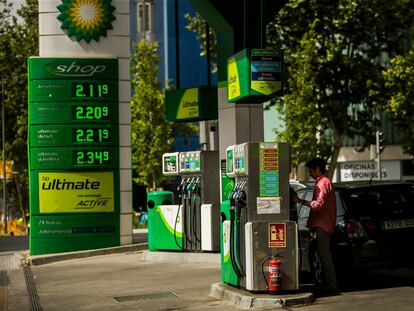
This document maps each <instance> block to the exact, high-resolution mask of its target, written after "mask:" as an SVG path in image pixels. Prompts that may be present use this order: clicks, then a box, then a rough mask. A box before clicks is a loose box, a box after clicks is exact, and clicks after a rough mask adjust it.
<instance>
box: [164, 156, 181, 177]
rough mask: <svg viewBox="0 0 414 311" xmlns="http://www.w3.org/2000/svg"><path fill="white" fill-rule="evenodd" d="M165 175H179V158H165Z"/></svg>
mask: <svg viewBox="0 0 414 311" xmlns="http://www.w3.org/2000/svg"><path fill="white" fill-rule="evenodd" d="M164 173H178V167H177V156H175V155H174V156H169V157H164Z"/></svg>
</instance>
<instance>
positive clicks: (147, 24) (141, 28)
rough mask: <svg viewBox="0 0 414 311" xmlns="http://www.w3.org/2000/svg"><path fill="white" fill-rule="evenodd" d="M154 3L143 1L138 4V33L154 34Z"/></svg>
mask: <svg viewBox="0 0 414 311" xmlns="http://www.w3.org/2000/svg"><path fill="white" fill-rule="evenodd" d="M152 5H153V3H152V2H149V1H145V2H144V1H141V2H138V3H137V31H138V32H139V33H147V32H153V27H152V19H153V18H152Z"/></svg>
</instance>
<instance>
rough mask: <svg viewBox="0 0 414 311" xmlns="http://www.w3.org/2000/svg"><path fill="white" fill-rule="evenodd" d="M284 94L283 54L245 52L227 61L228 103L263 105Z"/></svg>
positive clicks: (252, 50) (256, 50) (257, 51)
mask: <svg viewBox="0 0 414 311" xmlns="http://www.w3.org/2000/svg"><path fill="white" fill-rule="evenodd" d="M282 93H283V51H282V50H264V49H245V50H243V51H241V52H239V53H237V54H236V55H234V56H232V57H230V58H229V59H228V60H227V100H228V101H229V102H240V103H243V102H246V103H256V102H257V103H262V102H264V101H266V100H268V99H270V98H272V97H274V96H278V95H282Z"/></svg>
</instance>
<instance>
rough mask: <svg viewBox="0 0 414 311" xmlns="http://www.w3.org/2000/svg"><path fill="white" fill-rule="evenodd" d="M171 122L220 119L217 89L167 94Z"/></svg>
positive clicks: (205, 88)
mask: <svg viewBox="0 0 414 311" xmlns="http://www.w3.org/2000/svg"><path fill="white" fill-rule="evenodd" d="M165 109H166V118H167V121H169V122H195V121H203V120H214V119H217V118H218V104H217V87H215V86H202V87H197V88H189V89H183V90H178V91H175V90H174V91H167V92H166V93H165Z"/></svg>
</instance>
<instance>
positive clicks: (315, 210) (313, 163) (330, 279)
mask: <svg viewBox="0 0 414 311" xmlns="http://www.w3.org/2000/svg"><path fill="white" fill-rule="evenodd" d="M306 167H307V168H308V169H309V175H310V176H311V177H312V178H313V179H314V180H315V190H314V192H313V199H312V201H305V200H301V199H299V198H297V197H296V198H295V199H294V203H301V204H302V205H305V206H307V207H309V208H310V214H309V218H308V223H307V227H308V228H309V229H310V230H311V232H312V234H315V236H316V244H317V247H318V251H319V256H320V258H321V262H322V266H323V272H324V273H325V278H326V288H325V291H326V293H327V294H333V293H336V292H337V286H336V273H335V266H334V263H333V259H332V253H331V250H330V245H331V236H332V234H333V233H334V232H335V227H336V198H335V190H334V189H333V186H332V183H331V181H330V180H329V178H328V177H327V176H325V173H326V165H325V161H324V160H323V159H321V158H314V159H312V160H310V161H309V162H307V163H306Z"/></svg>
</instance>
